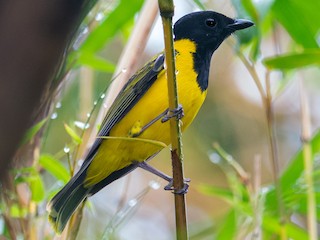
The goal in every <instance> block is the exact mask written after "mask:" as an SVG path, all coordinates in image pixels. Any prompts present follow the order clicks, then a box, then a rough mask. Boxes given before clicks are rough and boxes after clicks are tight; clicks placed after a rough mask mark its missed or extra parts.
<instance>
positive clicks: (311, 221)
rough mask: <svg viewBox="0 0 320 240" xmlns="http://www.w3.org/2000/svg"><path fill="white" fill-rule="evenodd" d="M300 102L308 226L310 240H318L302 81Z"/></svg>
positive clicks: (310, 149) (310, 154) (307, 123)
mask: <svg viewBox="0 0 320 240" xmlns="http://www.w3.org/2000/svg"><path fill="white" fill-rule="evenodd" d="M299 82H300V88H299V89H300V102H301V122H302V133H301V139H302V143H303V145H302V152H303V160H304V180H305V183H306V186H307V226H308V233H309V237H310V240H316V239H317V236H318V230H317V216H316V213H317V208H316V200H315V199H316V197H315V192H314V187H313V186H314V182H313V177H312V173H313V162H312V158H313V156H312V147H311V144H310V137H311V123H310V110H309V104H308V98H307V96H306V92H305V89H304V86H303V81H302V80H301V79H300V81H299Z"/></svg>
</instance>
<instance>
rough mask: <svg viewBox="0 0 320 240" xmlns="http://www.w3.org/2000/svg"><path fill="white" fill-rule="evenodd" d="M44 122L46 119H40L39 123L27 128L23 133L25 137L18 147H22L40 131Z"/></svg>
mask: <svg viewBox="0 0 320 240" xmlns="http://www.w3.org/2000/svg"><path fill="white" fill-rule="evenodd" d="M46 121H47V118H45V119H42V120H41V121H40V122H38V123H36V124H35V125H34V126H32V127H31V128H29V129H28V130H27V132H26V133H25V135H24V136H23V139H22V141H21V144H20V145H24V144H26V143H27V142H29V141H30V140H31V139H32V138H33V137H34V136H35V135H36V134H37V133H38V132H39V131H40V129H41V128H42V127H43V125H44V124H45V123H46Z"/></svg>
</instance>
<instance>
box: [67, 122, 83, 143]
mask: <svg viewBox="0 0 320 240" xmlns="http://www.w3.org/2000/svg"><path fill="white" fill-rule="evenodd" d="M64 128H65V130H66V132H67V133H68V134H69V136H70V137H71V138H72V140H73V141H74V142H75V143H77V144H81V142H82V139H81V137H80V136H79V135H78V134H77V133H76V132H75V131H74V130H73V129H72V128H71V127H70V126H69V125H68V124H66V123H65V124H64Z"/></svg>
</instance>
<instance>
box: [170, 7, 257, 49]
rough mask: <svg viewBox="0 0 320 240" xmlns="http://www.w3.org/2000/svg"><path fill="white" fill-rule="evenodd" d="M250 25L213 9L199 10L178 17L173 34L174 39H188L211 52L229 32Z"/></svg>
mask: <svg viewBox="0 0 320 240" xmlns="http://www.w3.org/2000/svg"><path fill="white" fill-rule="evenodd" d="M252 25H253V23H252V22H251V21H248V20H242V19H231V18H228V17H226V16H224V15H223V14H220V13H217V12H213V11H201V12H194V13H190V14H188V15H185V16H184V17H182V18H180V19H179V20H178V21H177V22H176V23H175V25H174V35H175V40H179V39H190V40H192V41H194V42H196V44H197V45H198V46H203V47H204V48H206V50H208V51H209V52H211V53H212V52H213V51H215V50H216V49H217V48H218V47H219V45H220V44H221V43H222V42H223V40H224V39H226V38H227V37H228V36H229V35H230V34H232V33H233V32H235V31H237V30H241V29H245V28H248V27H251V26H252Z"/></svg>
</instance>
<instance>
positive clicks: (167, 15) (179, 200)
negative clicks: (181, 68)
mask: <svg viewBox="0 0 320 240" xmlns="http://www.w3.org/2000/svg"><path fill="white" fill-rule="evenodd" d="M158 3H159V9H160V15H161V18H162V24H163V32H164V45H165V56H166V57H165V59H166V66H167V69H166V74H167V85H168V97H169V109H177V108H178V104H179V100H178V89H177V83H176V75H175V69H176V67H175V56H174V47H173V33H172V17H173V14H174V5H173V1H172V0H159V1H158ZM170 136H171V145H172V150H171V160H172V172H173V187H174V189H182V188H183V187H184V177H183V164H182V163H183V159H182V143H181V128H180V122H179V119H178V118H171V119H170ZM174 199H175V214H176V234H177V235H176V236H177V239H178V240H180V239H183V240H184V239H188V227H187V216H186V200H185V195H184V194H175V198H174Z"/></svg>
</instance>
